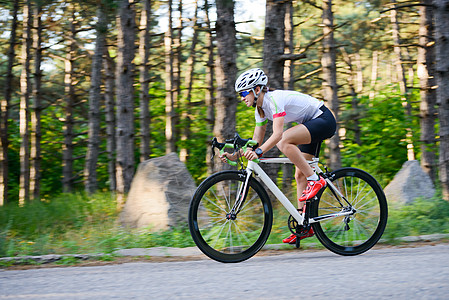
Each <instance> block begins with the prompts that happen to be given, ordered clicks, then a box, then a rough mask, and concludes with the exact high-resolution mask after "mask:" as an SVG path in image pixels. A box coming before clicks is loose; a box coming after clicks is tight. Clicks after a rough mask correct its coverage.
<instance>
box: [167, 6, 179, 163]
mask: <svg viewBox="0 0 449 300" xmlns="http://www.w3.org/2000/svg"><path fill="white" fill-rule="evenodd" d="M173 34H174V33H173V1H172V0H169V1H168V31H167V32H166V33H165V139H166V145H165V152H166V153H167V154H169V153H171V152H176V145H175V140H176V136H175V132H176V129H175V127H176V109H175V101H176V100H175V96H176V95H175V78H174V53H173V49H174V47H173Z"/></svg>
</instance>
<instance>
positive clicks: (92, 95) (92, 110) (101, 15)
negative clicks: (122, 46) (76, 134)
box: [84, 1, 108, 193]
mask: <svg viewBox="0 0 449 300" xmlns="http://www.w3.org/2000/svg"><path fill="white" fill-rule="evenodd" d="M105 9H106V7H105V2H104V1H100V3H99V5H98V7H97V28H96V34H97V36H96V41H95V53H94V55H93V57H92V72H91V85H90V91H89V135H88V138H89V141H88V145H87V153H86V165H85V167H84V189H85V191H86V192H87V193H94V192H95V191H96V190H97V189H98V183H97V162H98V155H99V151H100V142H101V140H100V123H101V112H100V106H101V100H102V94H101V84H102V78H101V71H102V66H103V54H104V51H105V46H106V34H107V30H108V20H107V14H106V12H105Z"/></svg>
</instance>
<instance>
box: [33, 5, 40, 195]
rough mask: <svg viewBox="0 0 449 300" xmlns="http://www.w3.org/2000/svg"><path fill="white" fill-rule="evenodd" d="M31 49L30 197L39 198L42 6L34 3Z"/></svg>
mask: <svg viewBox="0 0 449 300" xmlns="http://www.w3.org/2000/svg"><path fill="white" fill-rule="evenodd" d="M33 49H34V78H33V79H34V86H33V111H32V113H31V128H32V130H31V153H30V155H31V169H30V197H31V198H32V199H39V198H40V182H41V161H42V157H41V152H42V151H41V140H42V131H41V113H42V99H41V98H42V96H41V85H42V70H41V62H42V6H41V4H40V3H39V2H36V6H35V7H34V25H33Z"/></svg>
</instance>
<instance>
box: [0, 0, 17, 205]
mask: <svg viewBox="0 0 449 300" xmlns="http://www.w3.org/2000/svg"><path fill="white" fill-rule="evenodd" d="M18 11H19V0H15V1H14V7H13V11H12V20H11V33H10V37H9V51H8V68H7V71H6V72H7V73H6V78H5V79H6V80H5V99H4V100H2V101H1V103H0V143H1V146H0V148H1V149H0V206H3V205H4V204H5V203H6V202H7V201H8V181H9V176H8V172H9V165H8V145H9V141H8V119H9V109H10V107H9V106H10V103H11V94H12V81H13V77H14V75H13V67H14V58H15V45H16V34H17V13H18Z"/></svg>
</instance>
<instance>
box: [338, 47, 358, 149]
mask: <svg viewBox="0 0 449 300" xmlns="http://www.w3.org/2000/svg"><path fill="white" fill-rule="evenodd" d="M340 49H341V52H342V54H343V59H344V60H345V62H346V64H347V65H348V69H349V71H348V72H349V75H348V76H347V81H348V86H349V95H350V96H351V109H350V110H351V113H350V114H348V115H347V121H348V122H344V123H345V129H346V130H347V131H349V130H350V131H352V132H354V141H355V143H356V144H357V145H359V146H361V144H362V142H361V129H360V122H359V99H358V93H359V92H361V90H359V91H358V89H359V88H360V87H359V88H356V86H357V84H358V82H360V81H359V80H357V78H358V77H359V76H360V75H358V73H359V71H358V70H359V68H357V71H355V70H354V64H353V61H352V58H351V56H350V55H348V53H347V52H346V50H345V48H343V47H342V48H340ZM351 125H352V126H351ZM357 158H361V154H357Z"/></svg>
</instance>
